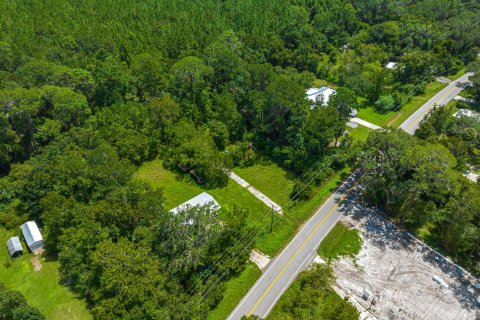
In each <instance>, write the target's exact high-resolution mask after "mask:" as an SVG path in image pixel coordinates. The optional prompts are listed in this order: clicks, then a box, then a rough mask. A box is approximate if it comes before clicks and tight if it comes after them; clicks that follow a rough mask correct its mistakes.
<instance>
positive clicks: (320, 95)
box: [306, 87, 337, 106]
mask: <svg viewBox="0 0 480 320" xmlns="http://www.w3.org/2000/svg"><path fill="white" fill-rule="evenodd" d="M306 93H307V98H308V99H309V100H311V101H313V102H317V101H320V100H322V101H323V103H322V104H323V105H324V106H326V105H327V104H328V100H330V96H331V95H332V94H335V93H337V92H336V91H335V90H333V89H331V88H329V87H321V88H310V89H308V90H307V92H306Z"/></svg>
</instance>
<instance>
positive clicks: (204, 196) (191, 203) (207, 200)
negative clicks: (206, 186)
mask: <svg viewBox="0 0 480 320" xmlns="http://www.w3.org/2000/svg"><path fill="white" fill-rule="evenodd" d="M205 205H208V206H210V210H211V211H212V212H214V211H218V209H220V205H219V204H218V202H217V201H216V200H215V198H214V197H212V196H211V195H209V194H208V193H206V192H202V193H200V194H199V195H198V196H196V197H193V198H192V199H190V200H188V201H186V202H184V203H182V204H181V205H179V206H177V207H175V208H173V209H172V210H170V212H171V213H173V214H177V213H178V212H181V211H182V210H185V209H189V208H193V207H197V206H200V207H201V206H205Z"/></svg>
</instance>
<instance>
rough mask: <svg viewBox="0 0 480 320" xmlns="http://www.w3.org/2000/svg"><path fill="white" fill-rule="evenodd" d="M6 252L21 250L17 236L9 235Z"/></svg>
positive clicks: (13, 252) (12, 252) (11, 252)
mask: <svg viewBox="0 0 480 320" xmlns="http://www.w3.org/2000/svg"><path fill="white" fill-rule="evenodd" d="M7 247H8V252H10V255H13V254H15V253H16V252H19V251H23V247H22V243H21V242H20V239H19V238H18V237H11V238H10V239H8V240H7Z"/></svg>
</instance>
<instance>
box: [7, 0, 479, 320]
mask: <svg viewBox="0 0 480 320" xmlns="http://www.w3.org/2000/svg"><path fill="white" fill-rule="evenodd" d="M0 28H1V31H2V32H1V33H0V177H2V178H0V223H1V224H2V225H3V226H4V227H6V228H18V226H19V225H20V224H21V223H22V222H24V221H25V220H26V219H35V220H36V221H37V222H39V224H40V226H41V227H42V229H43V230H44V233H45V237H46V243H47V253H48V254H49V255H51V256H53V257H54V258H55V259H58V260H59V262H60V273H61V281H62V283H63V284H65V285H66V286H68V287H69V288H70V289H71V290H73V291H74V292H75V293H78V294H79V295H80V296H82V297H85V298H86V300H87V302H88V303H89V306H90V308H91V312H92V314H93V315H94V317H95V319H158V318H161V319H169V318H176V319H195V318H205V317H206V316H207V315H208V312H209V311H210V310H211V309H213V308H214V307H215V306H216V304H217V303H218V302H219V301H220V300H221V298H222V295H223V290H224V286H223V285H222V284H223V282H224V281H225V280H226V279H228V278H229V277H231V276H233V275H235V274H236V273H237V272H239V271H241V270H242V268H243V267H244V266H243V261H245V260H246V259H247V256H248V253H249V250H250V247H249V246H245V247H244V248H242V250H240V251H239V253H238V255H239V259H236V260H234V261H233V262H231V265H229V266H228V267H229V268H228V274H227V275H226V276H225V277H223V278H221V279H211V278H208V283H209V284H211V283H216V284H218V285H216V286H214V287H213V288H211V287H210V286H209V287H206V286H204V284H206V279H207V276H206V275H208V271H209V267H210V266H211V265H212V263H214V262H215V261H216V260H217V259H219V258H220V257H221V256H222V253H223V252H225V250H227V249H228V248H231V247H232V246H233V245H234V244H235V241H234V239H236V238H237V237H239V235H240V234H242V233H244V232H248V230H247V229H248V228H247V227H246V225H245V210H247V208H235V209H234V210H232V212H230V213H229V214H228V215H227V217H226V218H225V221H223V223H221V224H219V223H218V222H217V221H216V217H214V216H213V215H212V214H211V213H209V211H208V210H205V208H194V209H192V210H187V211H185V212H182V213H181V214H179V215H171V214H169V213H168V212H166V210H165V208H164V206H163V198H162V190H161V189H159V190H157V189H153V188H152V187H150V186H149V185H146V184H144V183H141V182H138V181H136V180H134V179H133V174H134V172H135V170H136V168H137V166H139V165H140V164H142V163H143V162H145V161H147V160H150V159H154V158H156V157H158V158H160V159H162V160H163V163H164V164H165V165H166V166H169V167H171V168H174V167H175V166H176V165H178V164H181V165H185V166H188V167H194V168H195V169H196V170H197V172H198V173H199V174H200V175H202V176H203V177H205V179H206V180H207V187H215V186H222V185H225V184H226V183H227V181H228V177H227V172H228V170H229V168H231V167H232V166H246V165H249V164H251V163H252V162H253V161H254V160H255V157H256V155H257V154H258V153H261V154H263V155H266V156H268V157H270V158H271V159H274V161H276V162H277V163H278V164H280V165H281V166H284V167H286V168H288V169H290V170H292V171H294V172H297V173H300V172H303V171H305V170H306V169H307V168H310V166H311V165H312V164H314V163H316V162H317V161H319V160H324V161H325V163H327V164H328V167H329V168H328V169H330V170H332V169H340V168H342V167H344V166H346V165H353V164H354V162H355V161H356V160H357V158H358V152H360V151H359V148H358V147H352V141H351V140H350V139H348V137H345V138H343V139H341V142H340V143H339V144H337V143H336V141H337V140H339V138H340V137H341V136H342V135H343V132H344V129H345V123H346V121H347V119H348V118H349V115H350V112H351V109H352V108H356V107H359V106H361V104H362V103H368V104H370V105H375V107H376V108H377V109H378V111H380V112H384V111H388V110H397V109H398V108H400V107H401V106H402V105H403V104H405V103H406V102H408V100H409V99H410V98H411V97H412V96H413V95H415V94H418V93H421V92H422V90H424V89H425V86H426V84H427V83H428V82H429V81H430V80H431V79H432V77H433V76H434V75H439V74H448V73H450V74H452V73H455V72H457V71H458V70H460V69H461V68H463V67H464V66H466V65H468V64H470V63H471V62H472V61H474V60H475V58H476V55H477V52H478V46H479V43H480V4H479V3H478V1H460V0H445V1H441V4H439V1H437V0H419V1H398V0H375V1H371V0H351V1H340V0H329V1H324V0H284V1H275V0H274V1H264V0H237V1H230V0H227V1H219V0H203V1H186V0H173V1H158V0H145V1H132V0H120V1H119V0H115V1H113V0H104V1H93V0H81V1H80V0H69V1H60V2H59V1H52V0H46V1H45V0H44V1H39V0H35V1H0ZM388 61H395V62H398V66H399V67H398V68H396V69H395V70H388V69H386V68H384V65H385V64H386V63H387V62H388ZM315 79H322V80H324V81H326V82H327V83H329V84H331V85H333V86H335V88H336V89H337V94H336V95H335V96H334V97H333V98H332V99H331V100H330V101H329V103H328V105H327V106H321V104H320V103H317V104H316V105H313V106H312V105H311V103H310V102H308V100H307V99H306V97H305V89H306V88H308V87H310V86H311V85H312V83H313V82H314V80H315ZM477 92H480V90H478V84H477ZM438 117H441V115H438ZM434 118H436V117H432V119H433V120H431V121H435V120H434ZM451 128H453V129H451ZM465 128H466V127H465V124H463V123H455V122H454V121H453V120H452V121H451V122H450V124H449V125H448V126H444V125H443V124H442V125H439V124H438V125H437V124H436V123H433V122H432V123H430V122H429V123H425V124H424V125H423V127H422V129H421V130H420V132H419V133H418V135H419V137H420V138H421V139H424V140H425V142H418V140H415V138H406V137H403V136H401V134H400V133H395V132H393V133H390V134H389V135H386V136H385V137H381V136H380V135H379V136H375V135H374V136H373V137H372V138H371V139H370V141H369V142H368V143H367V150H369V152H370V153H367V152H365V153H364V157H365V159H367V160H366V162H365V163H371V162H369V161H372V159H375V157H374V156H373V155H374V154H375V150H378V149H375V148H380V145H381V144H382V143H384V144H389V143H388V142H387V141H384V140H388V139H390V138H391V139H394V140H393V141H395V142H391V143H397V142H398V148H399V149H401V148H402V146H404V145H405V144H406V143H407V142H408V141H410V140H411V141H410V142H412V144H413V145H415V148H417V149H419V150H420V151H421V152H423V153H428V152H429V151H428V150H429V148H430V147H431V146H432V145H434V146H435V148H437V145H438V144H442V145H443V147H438V151H437V153H436V155H437V156H438V157H440V158H442V159H444V160H445V163H444V167H442V168H441V169H442V170H443V171H441V173H443V172H444V171H445V172H447V173H448V174H450V171H451V170H454V171H453V172H457V171H455V170H457V169H459V167H457V165H459V164H457V162H456V161H460V162H461V159H463V157H467V156H468V155H458V154H456V153H455V150H454V149H455V147H456V146H458V145H457V144H456V141H460V140H461V141H462V143H464V144H465V145H473V144H477V145H476V146H475V148H478V126H477V127H476V130H477V131H476V132H477V140H475V139H470V138H468V137H469V134H474V131H472V130H467V129H468V128H470V127H468V128H466V129H465ZM450 129H451V130H450ZM445 135H447V136H448V139H444V138H443V137H444V136H445ZM466 137H467V138H466ZM382 139H384V140H382ZM409 139H410V140H409ZM437 140H438V141H440V142H436V141H437ZM394 149H395V148H392V152H393V155H392V157H393V158H394V160H398V159H400V158H401V159H403V158H402V157H400V156H398V154H397V151H396V150H394ZM389 150H390V149H389ZM415 150H416V149H415ZM449 150H451V152H453V153H454V154H455V156H451V155H450V154H449V152H450V151H449ZM401 152H407V151H406V147H405V150H403V149H401V150H399V151H398V153H401ZM413 153H415V151H413ZM423 153H421V154H423ZM367 154H369V155H372V156H371V157H370V156H367ZM421 154H420V155H421ZM397 156H398V157H397ZM456 159H460V160H456ZM376 160H378V159H376ZM442 163H443V162H442ZM408 165H409V166H410V167H406V168H405V167H403V165H402V168H401V170H403V171H401V174H402V176H401V178H402V179H403V180H402V181H404V182H405V188H406V189H405V190H409V192H407V193H405V194H404V195H405V196H406V197H408V199H409V200H408V201H407V202H406V203H407V207H405V208H402V207H401V205H402V204H403V203H404V202H402V200H405V199H391V198H388V195H384V194H376V193H375V190H373V189H372V193H371V197H372V199H374V201H377V203H380V202H381V201H386V204H385V205H386V206H387V207H389V208H390V209H391V210H392V211H395V210H396V212H397V211H398V210H400V211H401V212H405V215H402V216H401V217H402V218H401V219H402V222H406V221H407V220H408V215H407V213H409V212H410V211H411V208H412V207H413V206H416V207H420V206H423V207H422V208H423V210H424V211H422V212H427V211H429V210H430V209H432V208H441V210H440V211H438V212H440V213H438V216H436V220H435V221H438V224H437V225H436V226H438V230H439V232H447V233H448V234H449V235H451V236H449V237H448V239H445V244H444V245H445V247H447V248H449V250H451V252H453V253H458V255H459V256H461V257H467V256H472V257H474V259H476V260H475V261H478V255H479V253H478V251H479V243H478V234H479V232H478V212H479V210H477V211H476V214H475V213H474V212H473V213H471V216H472V218H471V220H468V221H469V222H468V223H469V224H468V230H469V232H470V233H469V234H464V233H458V232H457V231H455V230H457V229H458V230H460V229H461V228H465V225H462V224H456V222H455V224H454V223H452V222H451V219H453V218H452V217H451V215H449V212H453V211H454V210H453V209H452V210H453V211H452V210H450V209H449V208H453V207H455V203H457V202H459V201H463V200H462V199H463V198H465V199H467V200H469V199H472V200H471V201H474V200H473V199H476V198H478V188H477V189H475V187H474V186H473V185H472V186H470V185H464V182H461V183H460V182H458V183H459V184H458V188H460V189H461V188H463V189H465V192H460V191H458V192H457V191H455V192H454V191H452V190H450V189H449V190H445V187H446V185H445V184H444V183H443V182H438V183H436V184H435V185H432V187H431V188H435V190H431V189H428V188H426V189H420V188H419V187H418V186H416V185H415V184H414V183H413V182H412V181H415V183H416V182H425V181H426V180H421V179H420V177H418V179H417V175H416V174H414V173H415V172H420V171H421V172H424V169H423V168H422V166H423V165H424V163H423V162H421V161H420V163H412V162H408ZM392 166H396V168H397V169H398V170H400V168H399V167H398V166H397V164H396V163H394V164H392ZM418 168H420V169H418ZM417 169H418V170H420V171H416V170H417ZM385 170H386V169H385ZM389 173H390V171H389ZM451 176H453V178H452V179H455V181H457V180H458V181H459V180H461V179H460V178H459V177H458V174H457V173H452V174H451ZM448 177H450V175H449V176H448ZM396 179H399V176H397V175H395V176H394V177H392V178H391V179H390V180H389V181H388V182H387V181H383V180H382V181H380V182H378V183H377V184H378V187H379V188H381V187H385V186H386V185H387V184H388V183H390V185H395V182H396V181H397V180H396ZM428 181H431V179H430V180H428ZM411 182H412V183H411ZM382 184H383V185H382ZM402 185H403V184H402ZM421 186H423V184H421ZM437 187H438V188H437ZM458 188H456V189H455V190H458ZM427 189H428V190H427ZM392 192H393V193H395V192H396V191H392ZM475 192H476V194H477V197H476V198H475V197H470V196H469V194H475ZM446 194H448V195H449V198H448V200H445V199H446V198H445V199H439V197H440V196H441V195H446ZM383 197H387V199H386V200H384V198H383ZM462 197H463V198H462ZM477 200H478V199H477ZM469 201H470V200H469ZM475 201H476V200H475ZM472 205H478V201H477V203H476V204H475V203H474V204H472ZM399 208H400V209H399ZM476 208H478V206H477V207H476ZM449 210H450V211H449ZM468 214H470V213H468ZM404 216H405V217H404ZM426 217H427V216H426V215H421V216H420V217H419V219H420V218H421V219H426ZM469 217H470V216H469ZM458 219H459V220H461V219H462V217H461V216H458ZM469 219H470V218H469ZM474 219H476V220H475V221H477V222H476V223H477V224H476V225H474V223H473V221H474ZM185 221H189V222H190V223H188V224H186V223H185ZM455 221H457V220H455ZM462 221H463V220H462ZM459 223H460V222H459ZM462 223H463V222H462ZM475 228H476V229H475ZM447 229H448V230H447ZM462 230H463V229H462ZM462 232H463V231H462ZM475 236H476V238H475ZM458 237H460V238H461V239H462V241H463V242H461V243H460V242H458ZM464 243H466V244H465V245H464ZM250 245H252V244H250ZM140 262H141V263H140ZM192 287H193V288H199V289H198V292H197V294H193V295H192V292H191V291H190V290H191V288H192ZM334 318H335V315H334V314H332V319H334ZM329 319H330V318H329Z"/></svg>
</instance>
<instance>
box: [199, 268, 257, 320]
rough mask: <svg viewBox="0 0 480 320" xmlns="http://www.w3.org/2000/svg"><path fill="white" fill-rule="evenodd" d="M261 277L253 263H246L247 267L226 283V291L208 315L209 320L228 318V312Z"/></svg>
mask: <svg viewBox="0 0 480 320" xmlns="http://www.w3.org/2000/svg"><path fill="white" fill-rule="evenodd" d="M261 275H262V272H261V271H260V269H258V267H257V266H256V265H255V264H254V263H253V262H248V265H247V267H246V268H245V270H243V272H242V273H241V274H240V275H239V276H238V277H236V278H232V279H231V280H230V281H227V283H226V289H225V292H224V293H223V297H224V298H223V299H222V301H221V302H220V304H219V305H218V306H217V307H216V308H215V310H213V311H212V312H211V313H210V314H209V315H208V319H209V320H217V319H218V320H223V319H226V318H227V317H228V315H229V314H230V312H232V311H233V309H234V308H235V307H236V305H237V304H238V302H239V301H240V300H241V299H242V298H243V296H244V295H245V294H247V292H248V290H250V288H251V287H252V286H253V285H254V283H255V281H257V279H258V278H260V276H261Z"/></svg>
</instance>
